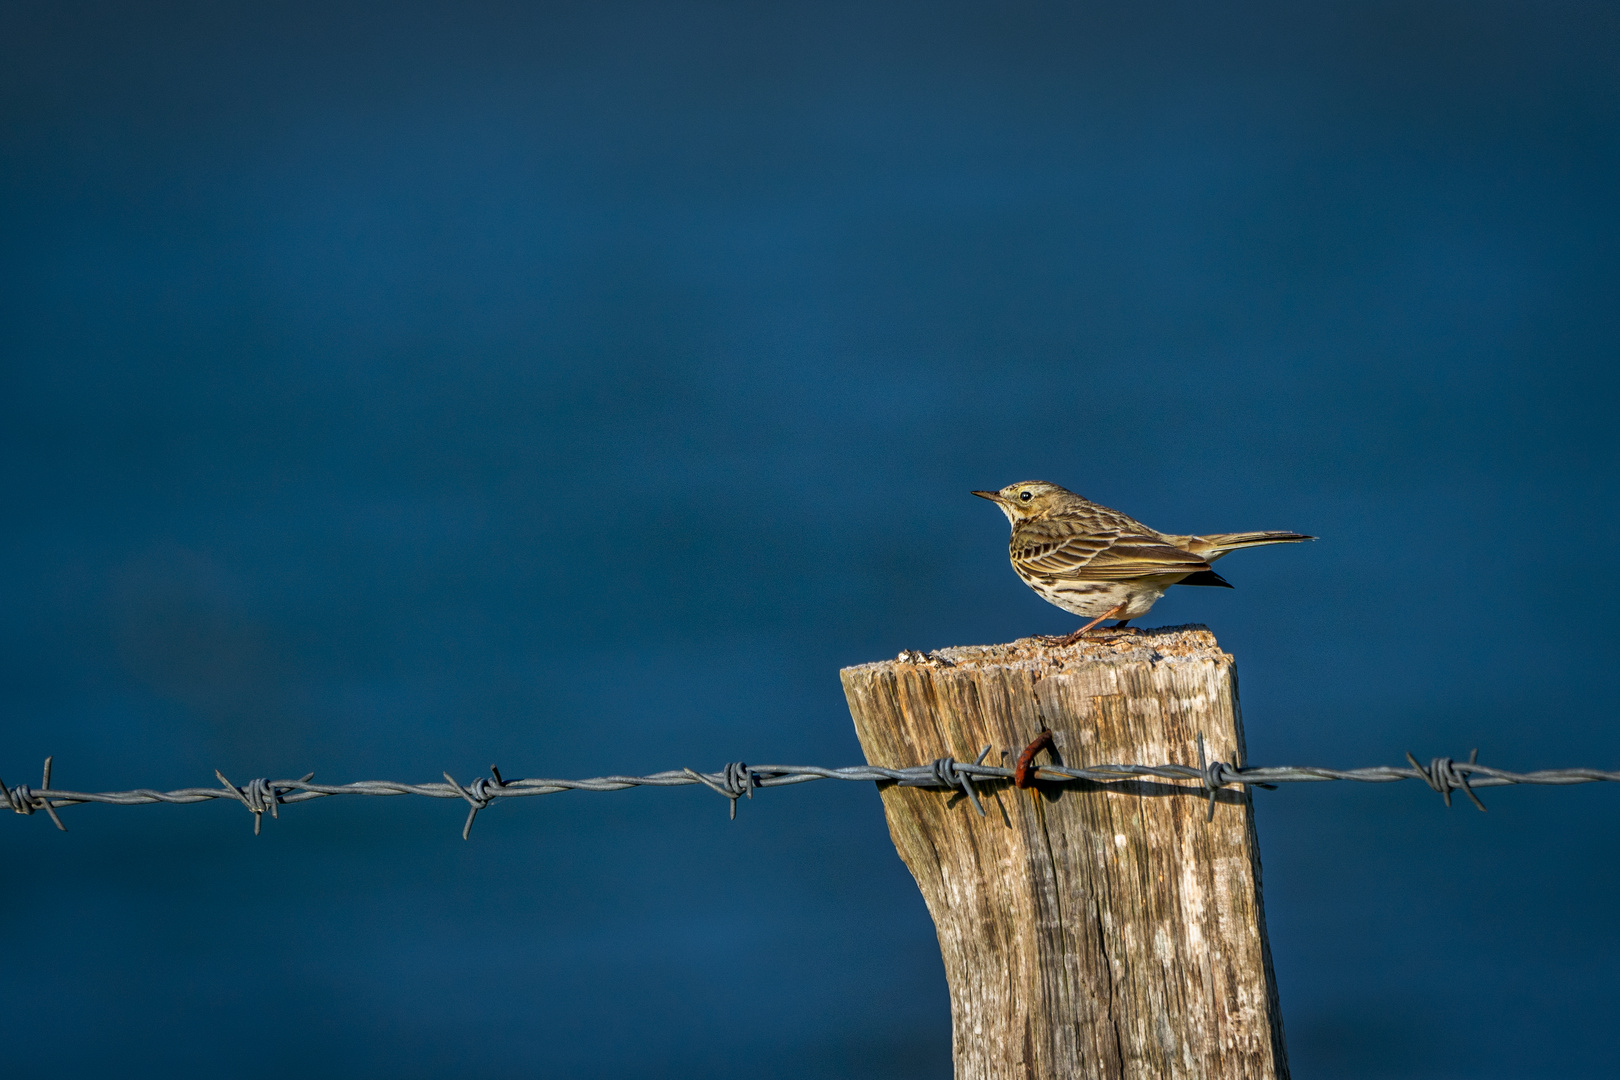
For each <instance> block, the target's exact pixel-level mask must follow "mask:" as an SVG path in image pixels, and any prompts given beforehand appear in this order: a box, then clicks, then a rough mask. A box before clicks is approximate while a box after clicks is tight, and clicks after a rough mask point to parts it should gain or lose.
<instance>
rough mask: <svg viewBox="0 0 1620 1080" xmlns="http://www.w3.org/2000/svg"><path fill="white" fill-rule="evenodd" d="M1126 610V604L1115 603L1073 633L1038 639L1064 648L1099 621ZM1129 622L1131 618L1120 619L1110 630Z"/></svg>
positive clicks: (1045, 643) (1044, 643)
mask: <svg viewBox="0 0 1620 1080" xmlns="http://www.w3.org/2000/svg"><path fill="white" fill-rule="evenodd" d="M1124 610H1125V605H1124V604H1115V605H1114V606H1113V607H1111V608H1109V609H1108V610H1107V611H1105V612H1103V613H1102V614H1101V615H1099V616H1097V617H1096V618H1095V619H1092V620H1091V621H1090V622H1088V623H1086V625H1084V626H1082V627H1081V628H1080V629H1078V630H1076V631H1075V632H1074V633H1072V634H1064V635H1063V636H1061V637H1046V636H1044V635H1043V636H1042V637H1040V638H1039V639H1038V640H1039V641H1040V642H1041V644H1043V645H1056V646H1058V647H1059V648H1062V647H1063V646H1066V645H1073V644H1074V643H1075V642H1077V641H1079V640H1080V639H1081V638H1083V637H1085V636H1086V634H1087V633H1088V632H1090V631H1091V629H1092V628H1093V627H1095V626H1096V625H1097V624H1098V623H1100V622H1102V621H1103V620H1104V619H1112V618H1113V617H1114V616H1116V615H1118V614H1119V613H1120V612H1122V611H1124ZM1128 622H1130V620H1129V619H1122V620H1120V622H1119V625H1118V626H1112V627H1109V632H1112V631H1114V630H1118V629H1119V628H1120V627H1121V626H1124V625H1125V624H1126V623H1128Z"/></svg>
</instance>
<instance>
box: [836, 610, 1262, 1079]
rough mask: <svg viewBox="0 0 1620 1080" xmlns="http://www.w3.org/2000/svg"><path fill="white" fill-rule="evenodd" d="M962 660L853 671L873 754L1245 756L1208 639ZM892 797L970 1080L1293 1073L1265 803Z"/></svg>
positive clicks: (1023, 647) (1172, 790)
mask: <svg viewBox="0 0 1620 1080" xmlns="http://www.w3.org/2000/svg"><path fill="white" fill-rule="evenodd" d="M937 655H939V656H943V657H944V658H946V659H947V660H949V661H950V662H951V664H952V665H953V666H948V667H947V666H943V665H938V666H936V665H935V664H931V663H912V662H902V661H886V662H882V663H876V664H863V665H861V666H859V667H852V668H846V669H844V671H843V672H841V676H842V678H843V683H844V692H845V695H846V696H847V698H848V700H849V707H850V712H851V714H852V715H853V716H854V718H855V729H856V732H857V733H858V735H859V736H860V740H861V746H862V748H863V749H864V750H865V752H866V758H867V760H868V761H869V762H871V763H872V764H875V765H885V766H896V767H897V766H906V765H917V764H921V763H924V762H928V761H931V760H933V759H935V758H939V757H944V756H947V755H949V756H951V757H954V758H956V759H957V760H960V761H971V760H973V759H974V758H975V757H977V756H978V753H979V750H980V749H981V748H982V747H983V746H984V745H985V744H986V743H989V744H990V745H991V746H992V747H993V749H992V751H991V755H990V757H989V758H988V759H986V760H987V763H1000V764H1004V765H1006V766H1008V767H1011V766H1012V764H1013V763H1014V761H1016V759H1017V757H1018V754H1019V752H1020V751H1021V750H1022V749H1023V748H1024V747H1025V746H1026V745H1028V744H1029V742H1030V741H1031V740H1032V739H1034V738H1035V736H1036V735H1037V734H1038V733H1039V732H1040V731H1041V730H1042V728H1043V727H1049V728H1050V729H1051V730H1052V732H1053V734H1054V741H1055V748H1054V750H1053V751H1051V753H1053V754H1054V755H1055V757H1054V758H1047V757H1045V756H1044V755H1043V756H1042V757H1041V758H1039V759H1037V760H1039V761H1047V760H1054V761H1057V762H1060V763H1062V764H1066V765H1074V766H1079V765H1089V764H1103V763H1108V762H1125V763H1137V764H1162V763H1165V762H1177V763H1181V764H1193V765H1196V764H1197V762H1198V751H1197V746H1196V740H1197V736H1198V734H1199V733H1200V732H1202V733H1203V735H1204V739H1205V742H1206V744H1207V746H1208V749H1209V752H1210V758H1211V760H1214V759H1216V758H1220V759H1221V760H1225V761H1229V762H1234V763H1241V762H1242V760H1243V757H1244V752H1243V723H1242V717H1241V714H1240V712H1239V708H1238V695H1237V675H1236V672H1235V670H1234V667H1233V663H1232V657H1231V656H1230V655H1229V654H1227V653H1224V652H1222V651H1221V649H1220V647H1219V645H1218V644H1217V643H1216V641H1215V637H1214V635H1213V634H1211V633H1210V632H1209V631H1208V630H1207V629H1205V628H1203V627H1198V626H1189V627H1168V628H1164V629H1159V630H1146V631H1137V632H1136V633H1134V634H1127V635H1120V636H1118V637H1115V638H1112V639H1105V640H1103V641H1100V642H1092V641H1087V642H1082V643H1080V644H1078V645H1075V646H1071V647H1068V648H1048V647H1045V646H1043V645H1040V644H1038V643H1037V642H1035V641H1034V640H1032V639H1023V640H1020V641H1017V642H1014V643H1012V644H1011V645H992V646H974V647H963V648H951V649H942V650H940V651H939V653H938V654H937ZM981 792H982V797H983V799H984V804H985V809H986V810H987V811H988V815H989V816H987V817H980V816H979V815H978V813H977V812H976V811H975V810H974V808H973V806H972V805H971V804H970V803H969V802H968V801H967V800H966V799H965V798H964V797H962V796H961V795H960V794H956V795H953V794H951V793H949V792H943V791H935V790H928V789H920V788H904V787H898V786H894V785H889V786H886V787H885V789H884V791H883V805H884V811H885V813H886V815H887V817H888V821H889V833H890V835H891V836H892V837H893V839H894V844H895V847H896V848H897V849H898V850H899V852H900V856H901V858H902V859H904V860H905V863H906V865H907V866H908V867H909V868H910V869H911V873H912V876H913V877H914V878H916V881H917V885H918V887H919V888H920V889H921V890H922V894H923V897H924V899H925V900H926V902H927V904H928V910H929V912H930V914H931V915H932V916H933V919H934V925H935V927H936V929H937V930H938V933H939V944H940V950H941V952H942V953H943V955H944V960H945V973H946V977H947V979H948V981H949V983H950V992H951V1013H952V1028H953V1054H954V1058H955V1062H956V1076H957V1078H958V1080H989V1078H1002V1077H1006V1078H1009V1080H1011V1078H1018V1080H1031V1078H1047V1077H1054V1078H1055V1077H1064V1078H1069V1077H1107V1078H1114V1077H1132V1078H1136V1077H1155V1078H1156V1077H1189V1078H1190V1077H1211V1078H1213V1077H1221V1078H1225V1077H1231V1078H1233V1080H1237V1078H1245V1080H1259V1078H1286V1077H1287V1075H1288V1066H1287V1058H1286V1054H1285V1051H1284V1046H1283V1037H1282V1023H1281V1019H1280V1016H1279V1013H1278V1008H1277V997H1276V988H1275V981H1274V979H1273V976H1272V971H1271V955H1270V950H1269V947H1268V945H1267V942H1266V930H1265V913H1264V909H1263V907H1262V905H1261V896H1260V853H1259V848H1258V845H1257V843H1256V838H1255V831H1254V817H1253V812H1252V807H1251V805H1250V800H1249V796H1248V794H1247V792H1246V791H1244V790H1242V789H1226V790H1223V791H1221V792H1220V793H1219V795H1218V796H1217V800H1218V801H1217V805H1216V810H1215V819H1214V821H1213V822H1208V823H1206V821H1205V813H1206V809H1207V804H1206V796H1205V794H1204V793H1203V791H1202V790H1201V789H1199V788H1197V787H1195V786H1192V785H1184V784H1176V783H1172V782H1164V783H1156V782H1138V781H1126V782H1120V783H1113V784H1107V785H1090V784H1083V785H1068V786H1064V787H1057V786H1054V785H1041V786H1040V788H1038V789H1034V790H1019V789H1017V788H1015V787H1013V786H1012V784H1011V783H1010V782H1005V783H1000V784H994V785H983V786H981Z"/></svg>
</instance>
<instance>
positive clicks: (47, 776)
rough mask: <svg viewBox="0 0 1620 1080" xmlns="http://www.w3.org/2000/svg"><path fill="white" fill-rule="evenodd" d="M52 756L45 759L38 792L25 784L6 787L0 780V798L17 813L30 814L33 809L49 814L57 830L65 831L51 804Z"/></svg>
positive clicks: (64, 826) (65, 828)
mask: <svg viewBox="0 0 1620 1080" xmlns="http://www.w3.org/2000/svg"><path fill="white" fill-rule="evenodd" d="M53 757H54V755H53ZM53 757H48V758H46V759H45V768H44V770H43V773H42V775H41V777H40V781H39V794H35V793H34V792H33V791H31V790H30V789H29V787H28V785H27V784H19V785H18V786H17V787H14V788H8V787H6V782H5V781H4V780H0V798H4V799H5V800H6V804H7V805H8V806H10V807H11V809H12V810H13V811H15V812H16V813H19V814H26V815H31V814H33V812H34V811H35V810H43V811H45V813H46V814H48V815H49V816H50V819H51V821H52V822H54V823H55V824H56V827H57V829H58V830H60V831H61V832H67V826H66V825H64V824H62V819H61V818H59V817H57V816H56V807H55V806H53V805H52V804H51V761H52V760H53Z"/></svg>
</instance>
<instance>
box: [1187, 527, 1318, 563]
mask: <svg viewBox="0 0 1620 1080" xmlns="http://www.w3.org/2000/svg"><path fill="white" fill-rule="evenodd" d="M1178 539H1182V538H1178ZM1184 539H1185V540H1186V541H1187V542H1186V543H1184V544H1178V545H1176V546H1177V547H1181V548H1184V549H1185V550H1187V551H1191V552H1192V553H1193V554H1195V555H1202V556H1203V557H1204V558H1206V559H1208V560H1209V561H1210V562H1214V561H1215V560H1216V559H1218V558H1220V557H1221V556H1222V555H1225V554H1227V553H1228V552H1232V551H1236V550H1237V549H1238V548H1247V547H1262V546H1264V545H1266V544H1297V543H1299V542H1300V541H1302V540H1315V539H1316V537H1314V536H1306V535H1305V534H1304V533H1297V532H1240V533H1210V534H1209V535H1208V536H1188V537H1185V538H1184Z"/></svg>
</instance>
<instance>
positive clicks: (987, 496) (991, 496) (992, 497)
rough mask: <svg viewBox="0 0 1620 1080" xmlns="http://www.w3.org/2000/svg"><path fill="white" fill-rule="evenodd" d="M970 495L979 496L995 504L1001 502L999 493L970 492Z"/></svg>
mask: <svg viewBox="0 0 1620 1080" xmlns="http://www.w3.org/2000/svg"><path fill="white" fill-rule="evenodd" d="M968 494H969V495H977V496H978V497H979V498H981V499H989V500H990V501H991V502H993V503H998V502H1000V501H1001V492H999V491H970V492H968Z"/></svg>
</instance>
